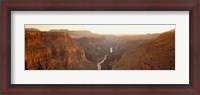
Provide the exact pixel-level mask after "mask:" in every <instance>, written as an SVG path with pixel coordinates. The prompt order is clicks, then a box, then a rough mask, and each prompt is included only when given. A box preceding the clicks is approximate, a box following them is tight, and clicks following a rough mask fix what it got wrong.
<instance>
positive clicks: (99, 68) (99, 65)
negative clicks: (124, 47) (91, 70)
mask: <svg viewBox="0 0 200 95" xmlns="http://www.w3.org/2000/svg"><path fill="white" fill-rule="evenodd" d="M112 52H113V50H112V47H111V48H110V53H112ZM108 55H109V54H106V55H105V56H104V58H103V60H101V61H100V62H99V63H97V69H98V70H101V64H102V63H103V62H104V61H105V60H106V58H107V57H108Z"/></svg>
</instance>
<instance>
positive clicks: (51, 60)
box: [25, 31, 91, 70]
mask: <svg viewBox="0 0 200 95" xmlns="http://www.w3.org/2000/svg"><path fill="white" fill-rule="evenodd" d="M86 62H88V61H87V60H86V58H85V52H84V50H83V48H81V47H80V46H79V45H78V44H76V43H75V42H74V41H73V40H72V39H71V37H70V36H69V35H68V34H67V33H66V32H31V31H26V32H25V65H26V66H25V67H26V69H29V70H35V69H41V70H45V69H84V66H83V65H84V64H85V63H86ZM88 69H91V68H88Z"/></svg>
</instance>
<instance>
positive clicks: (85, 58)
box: [25, 28, 175, 70]
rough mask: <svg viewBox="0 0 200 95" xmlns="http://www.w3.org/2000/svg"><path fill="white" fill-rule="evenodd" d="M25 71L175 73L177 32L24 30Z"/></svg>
mask: <svg viewBox="0 0 200 95" xmlns="http://www.w3.org/2000/svg"><path fill="white" fill-rule="evenodd" d="M25 69H26V70H174V69H175V30H174V29H173V30H169V31H164V32H163V33H154V34H140V35H139V34H138V35H122V36H116V35H105V34H97V33H92V32H90V31H88V30H73V31H72V30H67V29H59V30H56V29H52V30H49V31H40V30H39V29H30V28H29V29H25Z"/></svg>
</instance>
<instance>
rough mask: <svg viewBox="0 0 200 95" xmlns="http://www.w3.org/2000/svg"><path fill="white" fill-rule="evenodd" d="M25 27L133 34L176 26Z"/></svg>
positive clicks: (170, 28)
mask: <svg viewBox="0 0 200 95" xmlns="http://www.w3.org/2000/svg"><path fill="white" fill-rule="evenodd" d="M25 28H37V29H39V30H40V31H49V30H51V29H68V30H89V31H91V32H93V33H98V34H113V35H132V34H149V33H151V34H152V33H162V32H165V31H168V30H172V29H175V28H176V25H173V24H171V25H170V24H168V25H167V24H160V25H133V24H131V25H130V24H127V25H125V24H123V25H120V24H118V25H117V24H116V25H113V24H112V25H78V24H75V25H47V24H46V25H45V24H43V25H39V24H32V25H31V24H26V25H25Z"/></svg>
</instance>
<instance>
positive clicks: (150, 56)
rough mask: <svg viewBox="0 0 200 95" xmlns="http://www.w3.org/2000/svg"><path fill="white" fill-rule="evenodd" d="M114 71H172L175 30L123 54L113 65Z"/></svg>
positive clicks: (173, 66)
mask: <svg viewBox="0 0 200 95" xmlns="http://www.w3.org/2000/svg"><path fill="white" fill-rule="evenodd" d="M112 69H115V70H125V69H127V70H174V69H175V30H170V31H168V32H165V33H162V34H161V35H160V36H159V37H158V38H156V39H154V40H152V41H150V42H148V43H146V44H144V45H142V46H140V47H138V48H137V49H134V50H129V51H127V52H125V53H124V54H123V55H122V57H121V58H120V60H119V61H118V62H116V63H115V64H113V66H112Z"/></svg>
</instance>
